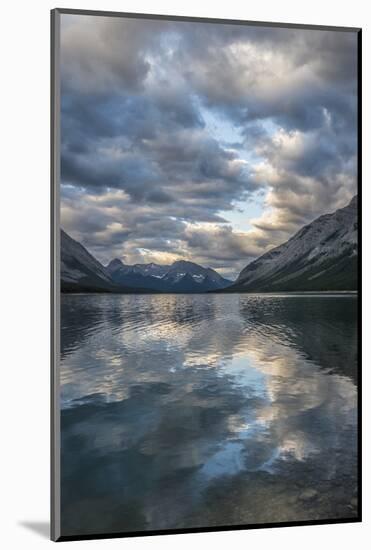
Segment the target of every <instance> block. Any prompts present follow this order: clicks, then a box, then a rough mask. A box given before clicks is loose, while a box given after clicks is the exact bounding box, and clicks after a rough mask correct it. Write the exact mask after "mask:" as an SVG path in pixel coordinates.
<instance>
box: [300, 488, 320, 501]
mask: <svg viewBox="0 0 371 550" xmlns="http://www.w3.org/2000/svg"><path fill="white" fill-rule="evenodd" d="M317 496H318V491H316V490H315V489H305V491H303V492H302V493H300V495H299V498H300V500H304V501H309V500H314V499H315V498H317Z"/></svg>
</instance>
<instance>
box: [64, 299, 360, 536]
mask: <svg viewBox="0 0 371 550" xmlns="http://www.w3.org/2000/svg"><path fill="white" fill-rule="evenodd" d="M356 308H357V298H356V297H355V296H344V295H343V296H324V295H322V296H320V295H317V296H312V295H311V296H282V295H281V296H270V295H259V296H258V295H255V296H253V295H250V296H249V295H238V294H224V295H223V294H218V295H137V296H134V295H63V296H62V337H61V338H62V342H61V343H62V363H61V386H62V387H61V406H62V416H61V429H62V534H64V535H68V534H70V535H72V534H75V535H76V534H86V533H103V532H114V531H137V530H146V529H150V530H154V529H179V528H182V529H184V528H194V527H208V526H226V525H236V524H256V523H262V522H284V521H305V520H316V519H335V518H352V517H355V516H356V515H357V437H356V433H357V425H356V421H357V415H356V407H357V365H356V362H357V327H356V322H357V311H356Z"/></svg>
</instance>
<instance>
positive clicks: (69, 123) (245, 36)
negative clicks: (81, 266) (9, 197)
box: [61, 14, 357, 279]
mask: <svg viewBox="0 0 371 550" xmlns="http://www.w3.org/2000/svg"><path fill="white" fill-rule="evenodd" d="M356 70H357V35H356V33H355V32H344V31H343V32H340V31H327V30H326V31H324V30H322V31H320V30H310V29H304V30H303V29H285V28H270V27H260V26H246V25H231V24H229V25H228V24H215V23H190V22H184V21H164V20H156V21H153V20H144V19H125V18H112V17H100V16H99V17H96V16H88V15H66V14H64V15H62V16H61V225H62V227H63V228H64V229H65V230H66V231H67V232H68V233H69V234H70V235H71V237H73V238H74V239H76V240H78V241H79V242H81V243H82V244H83V245H84V246H85V247H87V249H88V250H89V251H90V252H91V253H92V254H93V255H94V256H95V257H96V258H97V259H98V260H99V261H101V262H102V263H103V264H104V265H106V264H107V263H108V262H109V261H110V260H112V259H113V258H120V259H121V260H122V261H123V262H124V263H127V264H134V263H148V262H156V263H160V264H169V263H172V262H173V261H175V260H178V259H187V260H191V261H194V262H196V263H199V264H200V265H203V266H205V267H211V268H213V269H216V270H217V271H218V272H219V273H220V274H222V275H223V276H226V277H229V278H232V279H233V278H235V277H236V276H237V275H238V273H239V272H240V271H241V269H243V268H244V267H245V266H246V265H247V264H248V263H249V262H251V261H252V260H253V259H255V258H256V257H258V256H260V255H261V254H263V253H264V252H266V251H268V250H269V249H270V248H272V247H274V246H277V245H279V244H281V243H282V242H284V241H286V240H287V239H288V238H289V237H291V236H292V235H293V234H294V233H295V232H296V231H297V230H298V229H300V228H301V227H302V226H303V225H305V224H307V223H309V222H311V221H312V220H313V219H315V218H316V217H318V216H319V215H321V214H324V213H327V212H331V211H334V210H336V209H337V208H341V207H343V206H345V205H346V204H347V203H348V202H349V201H350V199H351V198H352V196H353V195H354V194H355V193H356V189H357V126H356V125H357V73H356Z"/></svg>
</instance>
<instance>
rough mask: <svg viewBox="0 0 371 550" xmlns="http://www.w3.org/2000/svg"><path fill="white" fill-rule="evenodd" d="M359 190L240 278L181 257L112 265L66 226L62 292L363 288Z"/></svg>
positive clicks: (258, 259)
mask: <svg viewBox="0 0 371 550" xmlns="http://www.w3.org/2000/svg"><path fill="white" fill-rule="evenodd" d="M357 210H358V207H357V196H355V197H353V199H352V200H351V201H350V203H349V204H348V205H347V206H346V207H344V208H341V209H339V210H336V212H333V213H331V214H325V215H323V216H320V217H319V218H317V219H316V220H314V221H313V222H311V223H309V224H308V225H306V226H304V227H303V228H302V229H300V230H299V231H298V232H297V233H296V234H295V235H294V236H293V237H291V239H289V240H288V241H287V242H285V243H283V244H281V245H280V246H277V247H276V248H273V249H271V250H270V251H269V252H267V253H265V254H263V255H262V256H260V257H259V258H257V259H256V260H254V261H252V262H251V263H249V264H248V265H247V266H246V267H245V268H244V269H243V270H242V271H241V273H240V274H239V276H238V278H237V279H236V281H235V282H234V283H232V282H231V281H229V280H228V279H225V278H223V277H222V276H221V275H220V274H219V273H217V272H216V271H215V270H213V269H211V268H205V267H202V266H200V265H198V264H196V263H194V262H190V261H185V260H179V261H176V262H174V263H172V264H171V265H159V264H155V263H149V264H135V265H126V264H124V263H123V262H122V261H121V260H120V259H117V258H116V259H114V260H112V261H111V262H110V263H109V264H108V265H107V266H106V267H105V266H103V265H102V264H101V263H100V262H99V261H98V260H96V259H95V258H94V257H93V256H92V255H91V254H90V253H89V252H88V251H87V250H86V248H84V246H83V245H82V244H80V243H78V242H77V241H75V240H74V239H72V238H71V237H70V236H69V235H67V233H66V232H65V231H63V230H62V231H61V290H62V292H122V293H149V292H150V293H152V292H168V293H169V292H170V293H203V292H290V291H322V290H324V291H326V290H329V291H330V290H332V291H336V290H356V289H357V280H358V274H357V266H358V244H357V234H358V232H357Z"/></svg>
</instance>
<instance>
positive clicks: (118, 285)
mask: <svg viewBox="0 0 371 550" xmlns="http://www.w3.org/2000/svg"><path fill="white" fill-rule="evenodd" d="M230 284H231V281H229V280H227V279H224V278H223V277H222V276H221V275H219V273H217V272H216V271H214V270H213V269H210V268H205V267H202V266H200V265H198V264H196V263H193V262H188V261H184V260H180V261H176V262H174V263H173V264H171V265H158V264H155V263H150V264H136V265H125V264H124V263H123V262H122V261H121V260H119V259H115V260H112V261H111V262H110V263H109V264H108V266H106V267H105V266H103V265H102V264H101V263H100V262H98V260H96V259H95V258H94V256H92V255H91V254H90V252H88V251H87V250H86V248H85V247H84V246H83V245H82V244H80V243H79V242H77V241H75V240H74V239H72V238H71V237H70V236H69V235H68V234H67V233H66V232H65V231H63V230H61V290H62V292H125V293H134V292H135V293H137V292H139V293H149V292H174V293H201V292H208V291H211V290H216V289H221V288H225V287H227V286H229V285H230Z"/></svg>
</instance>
